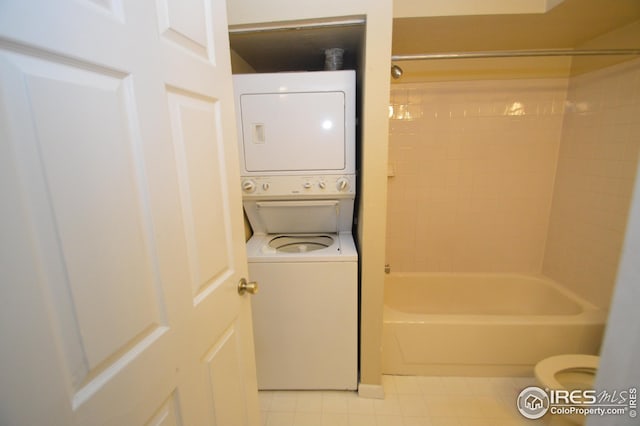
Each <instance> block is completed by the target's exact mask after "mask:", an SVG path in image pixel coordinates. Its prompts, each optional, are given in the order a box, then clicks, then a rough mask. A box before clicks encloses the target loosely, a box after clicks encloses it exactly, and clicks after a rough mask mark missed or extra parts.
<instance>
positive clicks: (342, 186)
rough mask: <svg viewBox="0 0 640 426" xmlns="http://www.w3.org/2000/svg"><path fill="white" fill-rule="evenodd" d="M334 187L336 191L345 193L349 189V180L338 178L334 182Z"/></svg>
mask: <svg viewBox="0 0 640 426" xmlns="http://www.w3.org/2000/svg"><path fill="white" fill-rule="evenodd" d="M336 187H337V188H338V191H346V190H348V189H349V180H348V179H347V178H340V179H338V181H337V182H336Z"/></svg>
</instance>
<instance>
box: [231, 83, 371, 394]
mask: <svg viewBox="0 0 640 426" xmlns="http://www.w3.org/2000/svg"><path fill="white" fill-rule="evenodd" d="M234 86H235V93H236V110H237V116H238V140H239V143H240V147H239V148H240V149H239V151H240V163H241V175H242V193H243V205H244V210H245V213H246V215H247V218H248V219H249V222H250V224H251V227H252V229H253V236H252V237H251V238H250V239H249V241H248V242H247V256H248V262H249V275H250V277H251V279H252V280H255V281H257V282H259V284H260V291H259V292H258V293H257V294H256V295H255V296H254V297H253V299H252V310H253V329H254V340H255V348H256V368H257V375H258V387H259V388H260V389H356V388H357V353H358V351H357V347H358V335H357V334H358V331H357V330H358V328H357V327H358V326H357V324H358V317H357V312H358V254H357V251H356V247H355V244H354V240H353V236H352V231H351V229H352V224H353V208H354V198H355V190H356V174H355V145H356V137H355V120H356V115H355V72H354V71H320V72H300V73H275V74H242V75H235V76H234Z"/></svg>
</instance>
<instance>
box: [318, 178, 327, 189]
mask: <svg viewBox="0 0 640 426" xmlns="http://www.w3.org/2000/svg"><path fill="white" fill-rule="evenodd" d="M318 187H319V188H320V189H325V188H326V187H327V184H326V183H325V181H323V180H321V181H320V182H318Z"/></svg>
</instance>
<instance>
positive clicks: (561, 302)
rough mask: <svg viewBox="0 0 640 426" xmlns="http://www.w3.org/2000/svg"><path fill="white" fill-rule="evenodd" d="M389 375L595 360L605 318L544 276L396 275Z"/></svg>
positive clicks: (389, 282)
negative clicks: (562, 358) (569, 357)
mask: <svg viewBox="0 0 640 426" xmlns="http://www.w3.org/2000/svg"><path fill="white" fill-rule="evenodd" d="M384 300H385V308H384V325H383V342H382V348H383V351H382V368H383V373H385V374H411V375H467V376H486V375H490V376H493V375H532V374H533V366H534V365H535V364H536V363H537V362H538V361H540V360H541V359H543V358H546V357H548V356H551V355H557V354H564V353H584V354H597V353H598V351H599V348H600V342H601V340H602V333H603V330H604V325H605V320H606V313H605V312H604V311H602V310H601V309H598V308H597V307H595V306H594V305H592V304H590V303H588V302H586V301H585V300H583V299H581V298H579V297H578V296H576V295H575V294H573V293H571V292H569V291H568V290H566V289H565V288H563V287H562V286H560V285H559V284H557V283H555V282H554V281H552V280H550V279H548V278H545V277H532V276H524V275H514V274H424V273H391V274H388V275H387V276H386V280H385V296H384Z"/></svg>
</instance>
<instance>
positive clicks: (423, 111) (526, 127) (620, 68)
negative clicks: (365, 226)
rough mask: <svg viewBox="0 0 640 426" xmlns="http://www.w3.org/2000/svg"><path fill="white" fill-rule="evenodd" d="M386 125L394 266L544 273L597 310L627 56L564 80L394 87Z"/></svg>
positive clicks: (614, 223) (627, 174)
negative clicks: (388, 129) (594, 305)
mask: <svg viewBox="0 0 640 426" xmlns="http://www.w3.org/2000/svg"><path fill="white" fill-rule="evenodd" d="M565 100H566V102H565ZM391 109H392V110H391ZM390 116H391V118H390V120H391V126H390V140H389V159H390V160H389V161H390V164H391V167H390V170H389V174H392V175H394V176H392V177H389V179H388V182H389V195H388V196H389V205H388V224H387V261H388V262H389V263H390V264H391V267H392V269H393V270H394V271H420V272H446V271H452V272H486V271H489V272H492V271H493V272H523V273H544V274H545V275H547V276H550V277H552V278H554V279H556V280H557V281H559V282H561V283H562V284H564V285H566V286H568V287H570V288H571V289H573V290H574V291H576V292H577V293H578V294H580V295H582V296H583V297H586V298H587V299H589V300H591V301H592V302H593V303H595V304H597V305H600V306H603V307H606V306H608V305H609V300H610V296H611V292H612V289H613V286H614V284H615V275H616V269H617V265H618V260H619V255H620V250H621V247H622V242H623V238H624V233H625V227H626V222H627V214H628V206H629V203H630V197H631V191H632V187H633V184H634V180H635V174H636V170H637V167H638V155H639V152H640V60H636V61H633V62H627V63H624V64H621V65H616V66H613V67H610V68H607V69H604V70H600V71H595V72H591V73H587V74H583V75H580V76H577V77H571V78H570V79H567V80H545V79H540V80H505V81H473V82H451V83H449V82H447V83H425V84H419V85H394V86H392V93H391V102H390ZM556 166H557V167H556Z"/></svg>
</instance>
